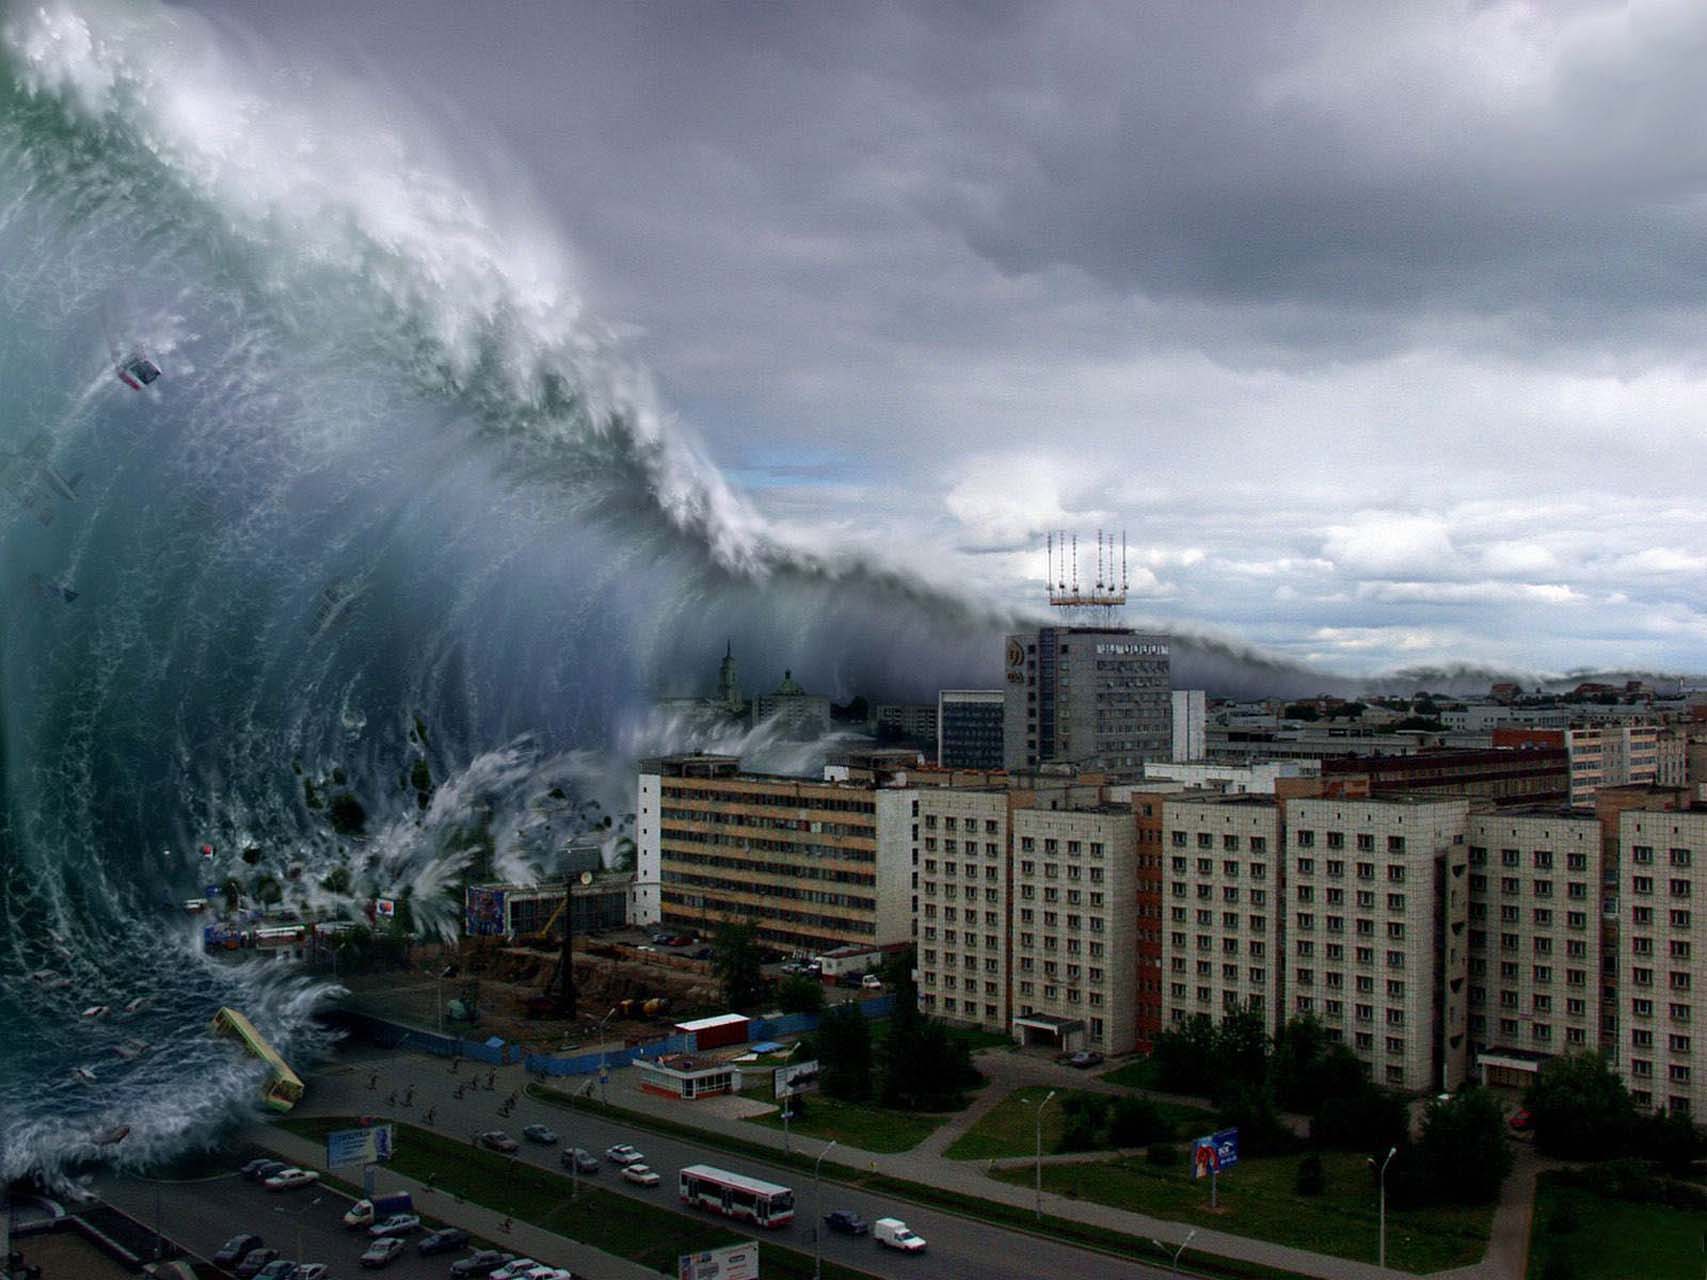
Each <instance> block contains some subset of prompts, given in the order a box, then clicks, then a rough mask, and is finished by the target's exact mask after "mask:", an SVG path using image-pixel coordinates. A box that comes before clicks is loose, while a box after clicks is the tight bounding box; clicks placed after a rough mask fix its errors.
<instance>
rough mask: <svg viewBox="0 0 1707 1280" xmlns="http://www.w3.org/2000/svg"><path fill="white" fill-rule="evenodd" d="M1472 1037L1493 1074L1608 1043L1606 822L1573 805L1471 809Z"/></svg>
mask: <svg viewBox="0 0 1707 1280" xmlns="http://www.w3.org/2000/svg"><path fill="white" fill-rule="evenodd" d="M1469 823H1470V827H1469V858H1470V947H1469V979H1470V982H1469V986H1470V1043H1471V1050H1472V1052H1473V1053H1474V1054H1475V1055H1476V1056H1475V1060H1474V1066H1475V1067H1476V1068H1477V1069H1478V1070H1479V1072H1480V1076H1481V1079H1482V1081H1483V1082H1484V1083H1487V1084H1499V1085H1508V1086H1512V1087H1516V1088H1522V1087H1525V1086H1527V1085H1528V1084H1530V1083H1531V1082H1532V1081H1533V1079H1534V1075H1535V1072H1536V1070H1537V1069H1538V1068H1539V1066H1540V1064H1541V1062H1543V1061H1544V1060H1546V1059H1547V1058H1549V1057H1552V1056H1554V1055H1555V1054H1561V1053H1581V1052H1583V1051H1584V1050H1587V1049H1590V1048H1593V1047H1596V1046H1597V1045H1598V1044H1599V1043H1600V1031H1601V982H1600V946H1601V901H1602V885H1601V864H1602V854H1601V828H1600V823H1599V821H1597V820H1596V819H1595V818H1592V817H1588V816H1586V815H1583V814H1581V813H1572V812H1571V811H1569V810H1563V811H1562V810H1558V809H1551V810H1543V809H1536V810H1521V809H1520V810H1501V811H1498V812H1493V811H1488V812H1476V813H1472V814H1470V818H1469Z"/></svg>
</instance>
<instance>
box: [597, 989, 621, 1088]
mask: <svg viewBox="0 0 1707 1280" xmlns="http://www.w3.org/2000/svg"><path fill="white" fill-rule="evenodd" d="M615 1014H616V1006H615V1005H612V1006H611V1011H610V1012H609V1013H607V1014H605V1016H604V1017H602V1018H600V1019H599V1025H598V1026H597V1027H596V1028H595V1029H594V1034H595V1035H597V1036H598V1037H599V1101H600V1102H606V1103H608V1102H609V1101H610V1094H609V1093H607V1092H606V1090H605V1084H606V1082H607V1081H608V1080H609V1078H610V1068H609V1067H608V1066H607V1065H606V1063H605V1058H606V1054H607V1052H608V1050H609V1048H610V1046H609V1045H607V1044H605V1042H604V1030H605V1023H607V1022H609V1021H610V1020H611V1018H612V1017H613V1016H615Z"/></svg>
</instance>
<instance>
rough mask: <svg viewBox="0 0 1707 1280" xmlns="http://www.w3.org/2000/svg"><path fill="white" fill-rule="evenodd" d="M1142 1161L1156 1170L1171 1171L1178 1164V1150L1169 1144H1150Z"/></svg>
mask: <svg viewBox="0 0 1707 1280" xmlns="http://www.w3.org/2000/svg"><path fill="white" fill-rule="evenodd" d="M1144 1160H1145V1162H1146V1163H1148V1164H1152V1165H1154V1166H1155V1167H1156V1168H1158V1169H1171V1168H1173V1167H1174V1166H1175V1165H1177V1164H1178V1163H1179V1162H1180V1154H1179V1148H1178V1147H1176V1146H1174V1144H1173V1143H1171V1142H1152V1143H1151V1144H1150V1149H1149V1150H1148V1151H1146V1152H1145V1153H1144Z"/></svg>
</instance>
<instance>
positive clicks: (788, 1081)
mask: <svg viewBox="0 0 1707 1280" xmlns="http://www.w3.org/2000/svg"><path fill="white" fill-rule="evenodd" d="M771 1084H772V1085H773V1086H774V1088H775V1091H776V1092H775V1096H776V1097H778V1098H793V1097H795V1096H797V1095H799V1094H802V1093H817V1092H818V1059H816V1058H813V1059H810V1060H809V1061H806V1062H796V1063H793V1064H791V1065H790V1066H786V1067H778V1068H777V1069H776V1071H775V1072H773V1073H772V1075H771Z"/></svg>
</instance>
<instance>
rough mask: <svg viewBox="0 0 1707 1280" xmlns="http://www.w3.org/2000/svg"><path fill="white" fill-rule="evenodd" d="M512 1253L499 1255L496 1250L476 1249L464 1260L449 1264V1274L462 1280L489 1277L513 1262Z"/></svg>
mask: <svg viewBox="0 0 1707 1280" xmlns="http://www.w3.org/2000/svg"><path fill="white" fill-rule="evenodd" d="M515 1259H516V1255H515V1254H513V1253H499V1252H498V1251H497V1250H496V1249H476V1250H475V1251H474V1252H473V1253H471V1254H469V1255H468V1256H467V1257H466V1258H458V1259H457V1260H456V1261H455V1262H453V1263H451V1264H450V1273H451V1275H452V1276H454V1277H457V1280H462V1277H465V1276H489V1275H491V1274H492V1273H493V1272H494V1271H496V1270H497V1269H498V1268H499V1267H502V1266H507V1265H508V1264H509V1263H511V1262H514V1261H515Z"/></svg>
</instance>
